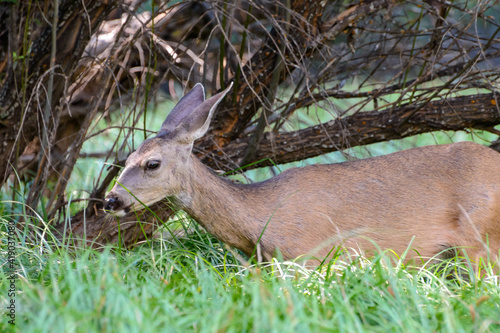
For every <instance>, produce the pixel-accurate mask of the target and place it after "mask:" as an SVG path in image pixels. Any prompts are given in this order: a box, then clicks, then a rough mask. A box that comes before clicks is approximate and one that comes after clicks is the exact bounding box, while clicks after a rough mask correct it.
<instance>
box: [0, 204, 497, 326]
mask: <svg viewBox="0 0 500 333" xmlns="http://www.w3.org/2000/svg"><path fill="white" fill-rule="evenodd" d="M1 211H2V212H3V216H2V218H1V219H0V230H1V234H0V240H1V251H2V254H5V253H6V244H7V226H8V220H9V219H11V218H13V216H9V215H7V214H6V212H7V211H8V209H7V208H6V207H5V203H4V207H3V209H2V210H1ZM40 222H42V221H40ZM181 222H182V223H187V224H189V226H191V227H194V231H192V232H190V233H189V234H187V235H184V236H183V237H180V238H179V241H178V242H175V241H173V240H172V239H171V238H163V237H162V236H161V234H159V237H158V238H156V239H154V240H153V241H152V242H150V243H149V244H143V245H140V246H138V247H136V248H135V249H133V250H124V249H120V248H119V247H116V246H106V247H104V248H102V249H100V250H94V249H90V248H86V247H84V246H75V245H74V244H71V243H66V244H64V243H61V242H60V241H58V240H56V239H55V237H52V235H51V234H50V231H49V230H48V229H46V228H45V226H44V223H39V224H38V227H37V228H33V227H30V230H24V231H23V230H18V231H17V232H16V237H17V240H18V245H17V246H16V259H15V274H16V277H17V279H16V289H17V293H16V296H15V301H16V320H15V326H13V325H10V324H8V322H7V319H6V316H5V315H3V316H2V320H1V325H2V326H1V328H0V331H2V332H3V331H7V332H14V331H17V332H184V331H194V332H364V331H366V332H388V331H390V332H435V331H439V332H494V331H500V281H499V278H498V276H494V275H492V274H491V275H489V274H485V275H483V276H481V277H478V276H477V275H476V274H475V273H474V272H472V271H471V270H469V267H468V265H467V263H457V262H454V261H449V262H447V263H446V265H447V266H448V268H447V269H438V267H436V266H424V268H406V267H404V266H401V265H399V266H398V265H395V264H394V260H392V261H391V260H390V259H394V258H391V255H390V254H387V253H386V254H381V255H379V256H377V257H375V258H371V259H366V258H350V257H349V256H347V255H346V254H343V253H340V254H339V255H338V256H337V257H336V258H334V259H333V260H332V261H330V262H329V263H327V264H326V265H324V266H323V267H321V268H320V269H317V270H313V269H307V268H304V267H303V266H301V265H299V264H297V263H293V262H278V261H273V262H271V263H263V264H260V265H256V264H253V265H249V264H247V263H246V262H245V261H244V260H243V261H239V260H238V258H239V255H238V254H237V253H236V252H235V250H232V249H228V248H226V247H225V246H224V245H223V244H221V243H220V242H218V241H217V240H216V239H214V238H213V237H211V236H210V235H208V234H206V233H204V232H203V231H202V230H200V229H199V228H198V227H196V225H191V223H192V222H191V221H189V220H184V221H181ZM191 230H192V229H191ZM456 270H460V271H461V272H462V273H461V274H459V275H456V274H455V275H454V274H452V277H450V274H449V273H450V272H452V273H453V271H456ZM9 276H10V270H9V267H8V266H7V265H5V264H4V265H3V266H2V269H1V270H0V306H1V308H2V311H4V309H5V308H6V306H7V304H8V302H9V297H7V291H8V288H9V284H8V283H7V282H6V281H7V278H8V277H9Z"/></svg>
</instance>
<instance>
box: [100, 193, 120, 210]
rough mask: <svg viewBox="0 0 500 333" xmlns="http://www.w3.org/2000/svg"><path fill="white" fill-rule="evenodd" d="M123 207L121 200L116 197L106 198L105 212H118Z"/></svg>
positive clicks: (109, 196)
mask: <svg viewBox="0 0 500 333" xmlns="http://www.w3.org/2000/svg"><path fill="white" fill-rule="evenodd" d="M120 206H121V203H120V200H119V199H118V197H117V196H115V195H109V194H108V197H107V198H106V201H105V204H104V209H105V210H116V209H118V207H120Z"/></svg>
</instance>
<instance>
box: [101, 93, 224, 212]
mask: <svg viewBox="0 0 500 333" xmlns="http://www.w3.org/2000/svg"><path fill="white" fill-rule="evenodd" d="M231 87H232V83H231V84H230V85H229V87H227V88H226V89H225V90H224V91H222V92H220V93H218V94H216V95H214V96H212V97H211V98H209V99H207V100H205V90H204V89H203V86H202V85H201V84H200V83H198V84H196V85H195V86H194V88H193V89H192V90H191V91H190V92H188V93H187V94H186V95H185V96H184V97H183V98H182V99H181V100H180V101H179V103H178V104H177V105H176V106H175V107H174V109H173V110H172V111H171V112H170V114H169V115H168V117H167V119H166V120H165V121H164V122H163V124H162V126H161V128H160V130H159V131H158V133H157V135H156V137H154V138H151V139H147V140H146V141H144V142H143V143H142V144H141V145H140V146H139V148H137V150H136V151H135V152H133V153H132V154H131V155H130V156H129V157H128V159H127V161H126V163H125V168H124V169H123V171H122V173H121V175H120V176H119V177H118V179H117V180H116V184H115V185H114V187H113V189H112V190H111V191H110V192H109V193H108V195H107V196H106V201H105V209H106V210H108V211H112V212H114V213H116V214H117V215H118V216H123V215H125V214H126V213H128V212H130V211H133V210H140V209H143V208H144V206H149V205H151V204H153V203H155V202H158V201H160V200H162V199H164V198H166V197H172V198H174V199H175V200H180V201H182V200H188V199H186V198H184V197H183V188H185V187H186V186H188V183H187V182H186V179H188V178H189V176H190V173H191V172H192V158H193V157H192V150H193V143H194V141H195V140H197V139H199V138H201V137H202V136H203V135H204V134H205V133H206V131H207V130H208V126H209V124H210V120H211V118H212V115H213V113H214V110H215V108H216V107H217V105H218V104H219V103H220V101H221V100H222V99H223V98H224V96H225V95H226V94H227V92H228V91H229V90H230V89H231Z"/></svg>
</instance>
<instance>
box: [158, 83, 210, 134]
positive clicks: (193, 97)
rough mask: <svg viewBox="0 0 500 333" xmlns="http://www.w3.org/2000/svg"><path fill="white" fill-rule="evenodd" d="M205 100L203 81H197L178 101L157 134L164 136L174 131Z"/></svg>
mask: <svg viewBox="0 0 500 333" xmlns="http://www.w3.org/2000/svg"><path fill="white" fill-rule="evenodd" d="M204 101H205V89H204V88H203V85H202V84H201V83H197V84H196V85H195V86H194V87H193V89H191V90H190V91H189V92H188V93H187V94H186V95H184V96H183V97H182V98H181V100H180V101H179V103H177V104H176V105H175V106H174V108H173V109H172V111H170V113H169V114H168V116H167V119H165V121H164V122H163V124H162V125H161V128H160V130H159V131H158V134H157V136H162V135H164V134H166V133H169V132H173V131H174V130H175V129H176V128H177V127H178V126H179V125H181V124H182V121H183V120H184V119H185V118H186V117H187V115H188V114H189V112H191V111H192V110H194V109H196V108H197V107H198V106H200V105H201V104H202V103H203V102H204Z"/></svg>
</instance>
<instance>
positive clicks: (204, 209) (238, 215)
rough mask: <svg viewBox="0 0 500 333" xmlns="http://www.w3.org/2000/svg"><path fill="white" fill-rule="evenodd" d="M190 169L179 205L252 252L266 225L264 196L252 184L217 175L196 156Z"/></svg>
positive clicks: (224, 238)
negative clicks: (262, 197)
mask: <svg viewBox="0 0 500 333" xmlns="http://www.w3.org/2000/svg"><path fill="white" fill-rule="evenodd" d="M189 169H190V172H188V173H187V175H186V179H185V181H184V182H183V183H184V184H183V189H182V190H181V193H180V194H179V195H178V196H177V197H176V198H175V199H176V200H175V201H176V203H177V205H178V206H179V208H182V209H183V210H184V211H186V212H187V213H188V214H189V215H190V216H191V217H193V218H194V219H195V220H196V221H197V222H198V223H200V224H201V225H202V226H203V227H204V228H205V229H207V231H208V232H209V233H211V234H213V235H214V236H216V237H217V238H218V239H220V240H222V241H224V242H225V243H228V244H230V245H232V246H235V247H237V248H239V249H242V250H243V251H244V252H246V253H247V254H248V253H250V252H251V251H252V250H253V247H254V245H255V242H256V240H257V239H258V237H259V235H260V233H261V232H262V228H263V227H264V226H263V225H262V221H263V219H264V216H265V213H266V212H265V209H264V208H263V207H262V206H261V205H259V203H260V201H261V200H262V199H261V198H259V195H257V193H255V191H253V190H252V188H251V187H250V186H245V185H242V184H234V183H231V182H229V181H227V180H225V179H223V178H221V177H219V176H217V175H216V174H214V173H213V172H212V171H210V170H209V169H208V168H207V167H206V166H205V165H203V164H202V163H201V162H200V161H199V160H198V159H197V158H196V157H195V156H191V161H190V168H189Z"/></svg>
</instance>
